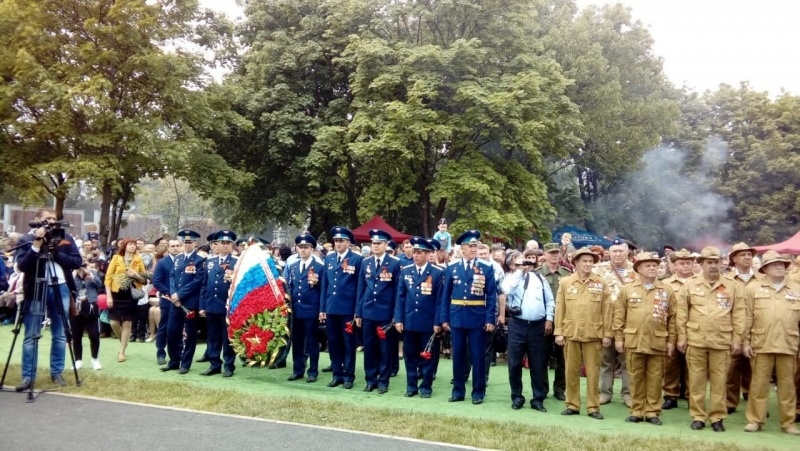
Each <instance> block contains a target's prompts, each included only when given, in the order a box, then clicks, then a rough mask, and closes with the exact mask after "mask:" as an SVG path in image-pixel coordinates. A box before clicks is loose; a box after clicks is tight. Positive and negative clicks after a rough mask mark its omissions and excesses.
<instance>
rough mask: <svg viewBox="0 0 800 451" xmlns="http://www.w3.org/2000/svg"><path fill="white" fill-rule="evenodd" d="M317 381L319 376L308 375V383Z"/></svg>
mask: <svg viewBox="0 0 800 451" xmlns="http://www.w3.org/2000/svg"><path fill="white" fill-rule="evenodd" d="M316 381H317V378H316V377H314V376H308V377H307V378H306V383H308V384H310V383H312V382H316Z"/></svg>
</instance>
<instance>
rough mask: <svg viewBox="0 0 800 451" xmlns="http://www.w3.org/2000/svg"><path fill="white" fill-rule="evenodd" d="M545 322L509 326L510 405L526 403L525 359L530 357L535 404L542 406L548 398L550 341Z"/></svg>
mask: <svg viewBox="0 0 800 451" xmlns="http://www.w3.org/2000/svg"><path fill="white" fill-rule="evenodd" d="M544 323H545V320H544V319H542V320H539V321H525V320H521V319H517V318H511V321H510V322H509V325H508V382H509V385H510V386H511V401H512V402H525V396H523V395H522V359H523V357H525V355H526V354H527V355H528V363H529V365H530V375H531V387H532V388H533V399H532V402H534V401H535V402H542V401H544V398H545V397H547V390H548V386H547V349H546V347H547V344H546V343H547V340H546V338H547V337H545V336H544Z"/></svg>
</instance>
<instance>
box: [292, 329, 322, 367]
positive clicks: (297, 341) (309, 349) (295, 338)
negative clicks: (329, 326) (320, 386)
mask: <svg viewBox="0 0 800 451" xmlns="http://www.w3.org/2000/svg"><path fill="white" fill-rule="evenodd" d="M318 330H319V319H318V318H298V317H296V316H295V317H294V318H292V374H304V373H305V372H306V356H308V360H309V365H308V376H309V377H317V376H319V340H318V339H317V331H318Z"/></svg>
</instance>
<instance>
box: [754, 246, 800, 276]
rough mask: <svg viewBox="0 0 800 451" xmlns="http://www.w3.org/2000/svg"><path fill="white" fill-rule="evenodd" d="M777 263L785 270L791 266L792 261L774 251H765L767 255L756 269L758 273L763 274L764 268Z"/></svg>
mask: <svg viewBox="0 0 800 451" xmlns="http://www.w3.org/2000/svg"><path fill="white" fill-rule="evenodd" d="M778 262H780V263H783V266H784V267H785V268H787V269H788V268H789V267H790V266H792V259H790V258H787V257H785V256H783V255H781V254H779V253H777V252H775V251H767V253H766V254H764V258H763V261H762V263H761V266H760V267H759V268H758V272H760V273H763V272H764V268H766V267H767V266H768V265H771V264H772V263H778Z"/></svg>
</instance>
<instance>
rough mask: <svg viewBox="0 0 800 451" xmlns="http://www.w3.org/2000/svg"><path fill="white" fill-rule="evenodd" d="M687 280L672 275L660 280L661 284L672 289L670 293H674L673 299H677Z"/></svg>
mask: <svg viewBox="0 0 800 451" xmlns="http://www.w3.org/2000/svg"><path fill="white" fill-rule="evenodd" d="M690 278H691V277H690ZM687 280H689V279H681V278H679V277H678V276H677V275H675V274H673V275H671V276H669V277H667V278H666V279H664V280H662V282H663V283H665V284H666V285H668V286H669V287H670V288H672V291H674V292H675V299H677V298H678V295H679V294H680V292H681V291H683V286H684V285H686V281H687Z"/></svg>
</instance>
